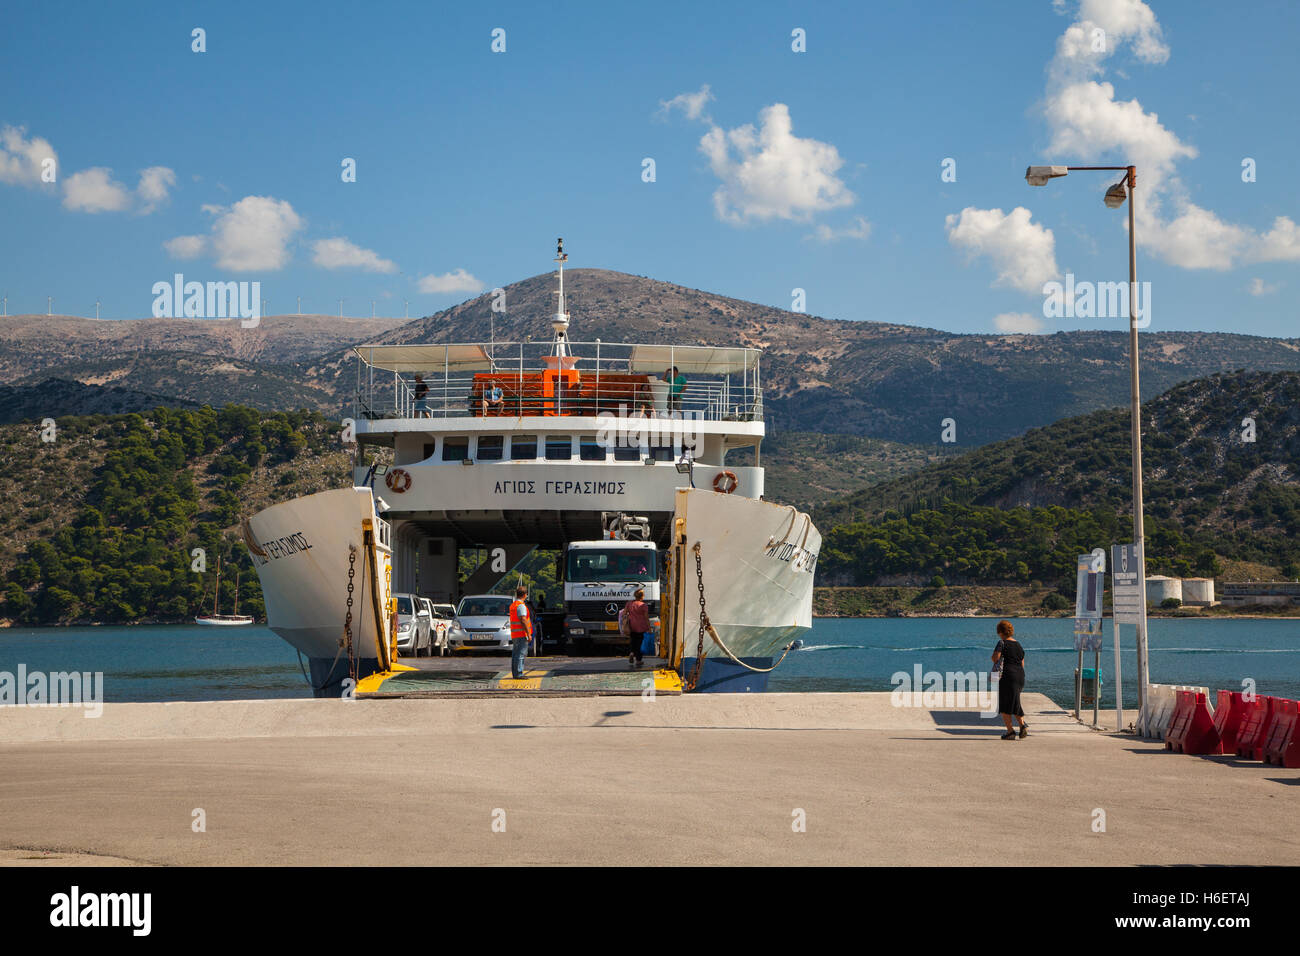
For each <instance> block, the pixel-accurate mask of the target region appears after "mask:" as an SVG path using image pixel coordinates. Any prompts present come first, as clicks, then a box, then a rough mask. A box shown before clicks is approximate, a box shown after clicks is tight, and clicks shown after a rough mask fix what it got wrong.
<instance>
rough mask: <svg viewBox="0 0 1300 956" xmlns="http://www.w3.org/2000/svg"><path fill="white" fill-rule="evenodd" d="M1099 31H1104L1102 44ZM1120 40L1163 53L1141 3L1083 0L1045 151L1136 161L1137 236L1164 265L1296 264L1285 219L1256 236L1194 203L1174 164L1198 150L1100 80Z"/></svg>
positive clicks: (1052, 92)
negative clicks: (1107, 61) (1099, 41)
mask: <svg viewBox="0 0 1300 956" xmlns="http://www.w3.org/2000/svg"><path fill="white" fill-rule="evenodd" d="M1097 30H1101V31H1103V34H1102V35H1101V36H1103V37H1104V43H1102V44H1101V48H1100V49H1097V48H1096V41H1097V38H1098V34H1097V33H1096V31H1097ZM1122 45H1127V46H1128V47H1129V48H1130V49H1131V51H1132V54H1133V55H1134V56H1135V57H1136V58H1137V59H1138V60H1139V61H1141V62H1143V63H1147V64H1154V65H1158V64H1162V63H1164V62H1166V61H1167V60H1168V59H1169V47H1168V46H1167V45H1166V43H1165V41H1164V36H1163V34H1162V31H1161V28H1160V24H1159V22H1158V21H1157V20H1156V16H1155V14H1154V13H1153V12H1152V11H1151V8H1150V7H1148V6H1147V4H1146V3H1144V2H1142V0H1082V2H1081V3H1080V4H1079V11H1078V15H1077V17H1076V19H1075V21H1074V22H1073V23H1072V24H1071V25H1070V26H1069V27H1068V28H1067V29H1066V31H1065V33H1064V34H1063V35H1062V36H1061V37H1060V39H1059V40H1058V41H1057V45H1056V53H1055V56H1054V57H1053V59H1052V62H1051V65H1050V67H1049V69H1048V75H1049V78H1050V79H1049V83H1048V90H1047V95H1046V98H1045V100H1044V117H1045V119H1046V121H1047V125H1048V128H1049V130H1050V132H1051V141H1050V149H1051V151H1052V152H1053V153H1055V154H1056V155H1057V156H1059V157H1061V158H1062V159H1066V158H1068V159H1071V160H1075V161H1079V162H1089V161H1096V160H1101V159H1108V160H1109V161H1110V162H1117V161H1118V162H1126V163H1133V164H1134V165H1136V166H1137V168H1138V184H1137V190H1136V193H1135V208H1134V216H1135V219H1136V224H1137V238H1138V242H1139V244H1140V245H1141V246H1142V247H1143V248H1144V249H1147V250H1149V251H1150V252H1151V253H1152V254H1154V255H1155V256H1157V257H1158V258H1160V259H1162V260H1164V261H1165V262H1168V263H1170V264H1172V265H1175V266H1179V267H1181V268H1184V269H1231V268H1234V267H1236V266H1238V265H1241V264H1243V263H1251V262H1279V261H1282V262H1295V261H1300V233H1298V231H1297V228H1296V224H1295V222H1294V221H1293V220H1292V219H1291V218H1289V217H1287V216H1281V217H1278V218H1277V219H1275V220H1274V222H1273V225H1272V228H1271V229H1270V230H1269V231H1268V232H1264V233H1261V232H1259V231H1257V230H1255V229H1252V228H1250V227H1249V226H1244V225H1238V224H1235V223H1230V222H1225V221H1224V220H1223V219H1221V218H1220V217H1219V216H1218V215H1217V214H1216V213H1215V212H1213V211H1212V210H1209V209H1206V208H1204V207H1202V206H1199V205H1197V204H1196V203H1194V202H1192V201H1191V199H1190V197H1189V195H1188V189H1187V188H1186V186H1184V184H1183V183H1182V181H1181V180H1180V179H1179V177H1178V174H1177V167H1178V164H1179V163H1180V162H1182V161H1183V160H1190V159H1195V158H1196V156H1197V150H1196V148H1195V147H1193V146H1191V145H1190V144H1187V143H1184V142H1182V141H1181V140H1180V139H1179V138H1178V136H1177V135H1176V134H1175V133H1174V132H1173V131H1172V130H1170V129H1168V128H1166V127H1165V126H1164V125H1163V124H1162V123H1161V122H1160V118H1159V116H1158V115H1157V114H1156V113H1154V112H1147V111H1146V110H1145V109H1144V108H1143V107H1142V104H1141V103H1139V102H1138V101H1137V100H1136V99H1132V100H1128V101H1120V100H1117V99H1116V98H1115V88H1114V86H1113V85H1112V84H1110V83H1107V82H1101V81H1099V80H1098V79H1097V77H1098V76H1100V75H1101V74H1102V73H1103V72H1104V71H1105V61H1106V60H1107V59H1109V58H1110V57H1111V56H1113V55H1114V54H1115V53H1116V52H1117V51H1118V50H1119V49H1120V47H1121V46H1122ZM1117 74H1118V71H1117ZM1119 75H1122V74H1119ZM1117 178H1118V177H1117Z"/></svg>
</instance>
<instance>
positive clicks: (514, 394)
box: [355, 342, 763, 421]
mask: <svg viewBox="0 0 1300 956" xmlns="http://www.w3.org/2000/svg"><path fill="white" fill-rule="evenodd" d="M569 347H570V349H571V358H572V361H569V360H568V359H566V361H565V362H563V363H556V362H555V361H554V360H553V358H552V361H551V362H550V363H549V364H548V363H547V362H546V361H544V359H546V358H547V357H549V356H550V353H551V350H552V348H553V346H552V345H551V343H500V342H497V343H490V344H489V343H482V344H481V345H475V346H452V347H450V348H449V349H447V350H446V351H444V352H442V353H441V354H443V355H444V359H445V365H444V367H443V368H429V369H421V370H417V369H416V368H413V367H411V366H412V365H414V364H416V363H417V362H418V359H417V358H415V356H416V355H418V352H415V351H413V352H412V357H411V358H410V360H407V358H406V357H402V358H400V359H399V358H398V357H395V356H394V355H393V354H392V353H391V352H389V353H385V357H384V359H382V360H379V359H376V360H374V361H373V362H369V361H367V360H366V355H365V351H364V347H362V348H361V349H358V352H359V354H360V355H361V362H360V363H359V365H358V377H357V391H356V410H355V414H356V417H358V418H364V419H371V420H374V419H391V418H397V419H406V418H437V419H445V418H471V417H514V416H531V415H545V416H552V415H555V416H596V415H599V414H601V413H609V414H613V415H619V414H620V413H624V414H634V413H636V412H641V413H643V414H645V415H646V416H647V417H664V416H669V415H671V414H672V413H673V412H675V411H680V412H682V413H683V415H684V416H685V417H688V418H695V419H698V420H703V421H759V420H761V419H762V418H763V399H762V391H761V386H760V378H759V361H758V357H759V356H758V352H757V351H755V350H750V349H723V350H719V349H708V348H701V347H698V346H681V347H669V346H654V347H653V349H654V352H652V353H651V356H650V359H647V358H646V357H644V355H643V353H637V352H636V350H637V349H638V348H640V349H643V350H644V349H646V348H647V347H645V346H633V345H610V344H608V343H599V342H591V343H583V342H574V343H570V346H569ZM376 348H377V347H376ZM415 348H416V349H420V348H428V347H415ZM435 348H436V349H439V350H441V349H443V347H442V346H436V347H435ZM476 348H481V349H482V355H483V356H484V360H482V361H471V360H467V359H466V358H465V354H464V352H461V353H453V352H451V349H476ZM453 354H456V356H457V357H456V359H455V360H453V359H452V358H451V356H452V355H453ZM638 354H642V355H643V357H641V358H638ZM661 355H662V356H663V357H664V364H665V368H664V369H661V370H658V371H651V370H650V369H651V366H649V365H648V361H649V360H651V359H653V358H658V357H659V356H661ZM715 356H721V357H718V358H715ZM561 364H562V365H563V366H564V368H557V367H556V366H557V365H561ZM674 365H675V366H678V367H679V368H680V369H682V372H683V374H685V376H686V384H685V386H684V387H683V388H681V390H680V393H678V394H676V395H674V393H673V389H672V386H671V384H670V383H669V382H667V381H665V380H664V379H663V374H664V372H665V371H666V370H667V367H670V366H674ZM688 369H689V370H690V371H687V370H688ZM417 376H418V379H417Z"/></svg>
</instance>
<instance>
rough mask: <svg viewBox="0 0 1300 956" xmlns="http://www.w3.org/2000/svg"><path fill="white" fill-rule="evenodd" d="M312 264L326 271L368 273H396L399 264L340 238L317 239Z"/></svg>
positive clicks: (312, 245)
mask: <svg viewBox="0 0 1300 956" xmlns="http://www.w3.org/2000/svg"><path fill="white" fill-rule="evenodd" d="M311 248H312V262H314V263H316V265H318V266H320V267H321V268H324V269H362V270H364V271H366V272H389V273H391V272H396V271H397V263H396V262H393V261H392V260H390V259H382V258H380V256H379V255H378V253H375V252H372V251H371V250H369V249H362V248H361V247H360V246H358V245H354V244H353V243H351V242H348V240H347V239H345V238H343V237H341V236H339V237H335V238H333V239H317V240H316V241H315V242H313V243H312V244H311Z"/></svg>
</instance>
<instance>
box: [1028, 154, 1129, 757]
mask: <svg viewBox="0 0 1300 956" xmlns="http://www.w3.org/2000/svg"><path fill="white" fill-rule="evenodd" d="M1075 170H1101V171H1108V172H1122V173H1124V178H1123V179H1121V180H1120V181H1119V182H1117V183H1115V184H1114V185H1113V186H1111V187H1110V188H1109V189H1107V190H1106V196H1105V199H1104V201H1105V203H1106V206H1107V207H1108V208H1110V209H1118V208H1119V207H1120V206H1122V205H1124V201H1125V200H1126V199H1127V200H1128V327H1129V353H1128V354H1129V378H1130V400H1131V403H1132V410H1131V415H1132V430H1133V434H1132V442H1133V544H1134V545H1135V546H1136V549H1137V554H1138V558H1139V560H1140V561H1141V566H1140V568H1139V572H1140V573H1139V580H1140V582H1141V589H1142V593H1141V595H1140V598H1141V600H1140V601H1139V602H1138V603H1139V611H1138V622H1137V668H1138V733H1145V731H1146V727H1145V726H1143V721H1144V720H1145V719H1146V718H1145V709H1146V700H1147V680H1148V677H1149V674H1148V669H1147V603H1146V548H1145V547H1144V544H1143V539H1144V537H1145V535H1144V529H1143V524H1142V396H1141V389H1140V388H1139V385H1138V326H1137V308H1136V297H1137V240H1136V237H1135V234H1134V229H1133V187H1134V186H1136V185H1137V167H1136V166H1030V167H1029V168H1028V169H1026V170H1025V181H1026V182H1027V183H1029V185H1031V186H1046V185H1047V183H1048V181H1049V180H1052V179H1057V178H1059V177H1061V176H1065V175H1068V174H1069V173H1071V172H1074V171H1075ZM1150 307H1151V303H1150V302H1148V303H1147V308H1148V309H1149V308H1150ZM1115 693H1116V694H1118V693H1119V688H1118V687H1116V689H1115Z"/></svg>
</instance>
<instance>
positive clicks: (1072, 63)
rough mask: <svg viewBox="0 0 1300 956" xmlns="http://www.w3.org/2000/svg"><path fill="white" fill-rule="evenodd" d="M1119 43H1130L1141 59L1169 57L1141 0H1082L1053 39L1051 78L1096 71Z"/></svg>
mask: <svg viewBox="0 0 1300 956" xmlns="http://www.w3.org/2000/svg"><path fill="white" fill-rule="evenodd" d="M1057 9H1058V12H1059V11H1060V9H1061V8H1060V7H1058V8H1057ZM1098 30H1100V31H1101V33H1100V34H1098V32H1097V31H1098ZM1120 43H1128V44H1129V45H1130V46H1132V48H1133V54H1134V55H1135V56H1136V57H1137V58H1138V59H1139V60H1141V61H1142V62H1143V63H1154V64H1159V63H1164V62H1165V61H1166V60H1168V59H1169V47H1168V46H1166V45H1165V41H1164V36H1163V34H1162V32H1161V30H1160V24H1159V23H1158V22H1157V21H1156V15H1155V14H1154V13H1153V12H1152V11H1151V8H1150V7H1148V6H1147V5H1146V4H1145V3H1143V2H1142V0H1082V2H1081V3H1080V4H1079V16H1078V18H1077V19H1076V20H1075V22H1074V23H1072V24H1071V25H1070V26H1069V27H1067V28H1066V30H1065V33H1063V34H1062V35H1061V37H1060V39H1058V40H1057V41H1056V56H1055V58H1054V59H1053V61H1052V66H1051V70H1050V72H1051V75H1052V78H1053V80H1054V81H1056V82H1058V83H1068V82H1073V81H1077V80H1079V79H1080V78H1083V77H1085V76H1091V75H1094V74H1096V73H1099V72H1100V71H1101V70H1102V61H1104V60H1106V59H1107V58H1108V57H1110V56H1111V55H1113V54H1114V53H1115V51H1116V49H1118V46H1119V44H1120Z"/></svg>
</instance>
